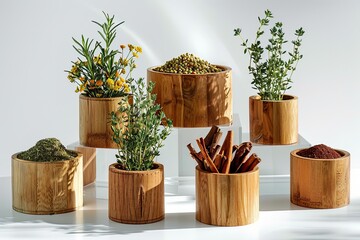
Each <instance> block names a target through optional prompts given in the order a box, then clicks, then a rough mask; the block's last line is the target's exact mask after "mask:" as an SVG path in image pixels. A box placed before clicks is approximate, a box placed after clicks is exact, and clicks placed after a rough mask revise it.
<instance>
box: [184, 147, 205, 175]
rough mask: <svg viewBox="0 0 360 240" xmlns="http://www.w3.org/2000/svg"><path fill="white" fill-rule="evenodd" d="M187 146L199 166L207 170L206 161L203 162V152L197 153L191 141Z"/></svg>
mask: <svg viewBox="0 0 360 240" xmlns="http://www.w3.org/2000/svg"><path fill="white" fill-rule="evenodd" d="M187 148H188V149H189V151H190V155H191V157H192V158H193V159H194V160H195V161H196V162H197V164H198V166H199V167H200V168H201V169H203V170H205V166H204V162H203V160H202V156H201V154H199V153H197V152H196V151H195V149H194V148H193V147H192V145H191V143H189V144H188V145H187Z"/></svg>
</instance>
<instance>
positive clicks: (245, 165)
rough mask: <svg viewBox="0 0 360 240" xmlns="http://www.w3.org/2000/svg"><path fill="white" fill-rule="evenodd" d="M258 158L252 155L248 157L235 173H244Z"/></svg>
mask: <svg viewBox="0 0 360 240" xmlns="http://www.w3.org/2000/svg"><path fill="white" fill-rule="evenodd" d="M257 158H258V156H257V155H256V154H255V153H253V154H251V155H250V157H249V158H248V159H247V160H246V162H244V163H243V164H241V166H240V169H239V170H238V171H237V172H238V173H241V172H246V171H247V169H248V168H249V167H250V166H251V164H252V163H253V161H256V160H255V159H257Z"/></svg>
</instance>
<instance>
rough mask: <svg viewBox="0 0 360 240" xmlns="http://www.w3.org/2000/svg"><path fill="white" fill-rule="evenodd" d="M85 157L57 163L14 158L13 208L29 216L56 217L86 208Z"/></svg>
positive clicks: (79, 155) (15, 155) (79, 156)
mask: <svg viewBox="0 0 360 240" xmlns="http://www.w3.org/2000/svg"><path fill="white" fill-rule="evenodd" d="M82 165H83V161H82V154H81V153H78V156H77V157H76V158H73V159H70V160H66V161H56V162H33V161H28V160H21V159H18V158H17V154H14V155H13V156H12V206H13V209H14V210H15V211H18V212H22V213H29V214H57V213H66V212H71V211H74V210H75V209H76V208H78V207H81V206H83V170H82Z"/></svg>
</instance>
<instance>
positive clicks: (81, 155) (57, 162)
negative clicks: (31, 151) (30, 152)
mask: <svg viewBox="0 0 360 240" xmlns="http://www.w3.org/2000/svg"><path fill="white" fill-rule="evenodd" d="M68 151H71V152H75V153H77V156H76V157H74V158H70V159H66V160H59V161H53V162H40V161H31V160H25V159H20V158H18V157H17V155H19V154H20V153H22V152H17V153H15V154H13V155H12V156H11V159H13V160H16V161H19V162H27V163H34V164H35V163H41V164H61V163H63V162H67V161H74V160H76V159H80V158H81V157H83V154H82V153H81V152H78V151H74V150H68Z"/></svg>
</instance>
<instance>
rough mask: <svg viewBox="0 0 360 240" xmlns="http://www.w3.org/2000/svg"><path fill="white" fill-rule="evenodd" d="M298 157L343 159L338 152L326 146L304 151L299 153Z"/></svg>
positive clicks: (319, 145) (316, 146) (320, 145)
mask: <svg viewBox="0 0 360 240" xmlns="http://www.w3.org/2000/svg"><path fill="white" fill-rule="evenodd" d="M297 155H299V156H302V157H307V158H317V159H334V158H339V157H341V155H340V154H339V153H338V152H337V151H335V150H334V149H332V148H331V147H328V146H326V145H324V144H318V145H315V146H313V147H311V148H307V149H303V150H301V151H299V152H297Z"/></svg>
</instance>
